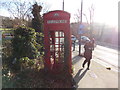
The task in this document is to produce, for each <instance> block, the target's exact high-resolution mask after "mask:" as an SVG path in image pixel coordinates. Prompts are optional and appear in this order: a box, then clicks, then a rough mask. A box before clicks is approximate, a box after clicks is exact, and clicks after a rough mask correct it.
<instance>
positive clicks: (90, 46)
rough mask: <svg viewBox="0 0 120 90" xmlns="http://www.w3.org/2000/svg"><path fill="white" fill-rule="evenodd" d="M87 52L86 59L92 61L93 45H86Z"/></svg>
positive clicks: (85, 53)
mask: <svg viewBox="0 0 120 90" xmlns="http://www.w3.org/2000/svg"><path fill="white" fill-rule="evenodd" d="M84 49H85V52H84V57H85V58H86V59H92V50H93V43H90V42H88V43H86V44H85V46H84Z"/></svg>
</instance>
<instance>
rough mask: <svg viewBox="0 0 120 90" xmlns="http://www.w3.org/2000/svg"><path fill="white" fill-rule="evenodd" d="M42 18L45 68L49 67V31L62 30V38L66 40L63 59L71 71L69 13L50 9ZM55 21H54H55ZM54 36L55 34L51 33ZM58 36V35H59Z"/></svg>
mask: <svg viewBox="0 0 120 90" xmlns="http://www.w3.org/2000/svg"><path fill="white" fill-rule="evenodd" d="M43 19H44V47H45V58H44V59H45V68H47V69H48V70H50V69H51V61H50V42H49V40H50V39H49V38H50V37H49V32H50V31H54V32H55V31H61V30H62V31H63V32H64V38H65V40H67V41H66V42H65V44H66V43H67V46H66V47H65V48H64V49H65V50H64V53H65V55H66V57H65V60H66V62H67V67H68V68H69V72H71V65H72V61H71V31H70V14H69V13H68V12H65V11H61V10H56V11H51V12H48V13H46V14H44V15H43ZM55 22H56V23H55ZM53 37H54V38H55V36H54V35H53ZM59 38H60V37H59Z"/></svg>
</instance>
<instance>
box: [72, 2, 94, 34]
mask: <svg viewBox="0 0 120 90" xmlns="http://www.w3.org/2000/svg"><path fill="white" fill-rule="evenodd" d="M88 10H89V14H88V15H87V14H85V13H82V15H83V16H84V17H85V19H86V22H87V24H88V26H89V29H90V35H92V24H93V21H94V6H93V4H92V5H91V7H90V8H89V9H88ZM74 20H75V22H77V23H80V21H81V10H79V9H78V12H77V13H76V14H75V17H74Z"/></svg>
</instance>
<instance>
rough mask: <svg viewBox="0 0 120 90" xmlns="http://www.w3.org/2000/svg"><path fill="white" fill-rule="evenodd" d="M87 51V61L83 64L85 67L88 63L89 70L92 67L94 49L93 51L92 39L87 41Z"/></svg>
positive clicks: (85, 47)
mask: <svg viewBox="0 0 120 90" xmlns="http://www.w3.org/2000/svg"><path fill="white" fill-rule="evenodd" d="M84 49H85V52H84V57H85V61H84V62H83V64H82V67H83V68H84V66H85V64H86V63H88V64H87V69H88V70H89V67H90V61H91V59H92V51H93V43H92V41H87V42H86V44H85V46H84Z"/></svg>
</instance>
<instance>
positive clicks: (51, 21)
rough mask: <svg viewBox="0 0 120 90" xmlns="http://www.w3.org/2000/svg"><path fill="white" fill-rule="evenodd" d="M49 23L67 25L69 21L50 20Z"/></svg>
mask: <svg viewBox="0 0 120 90" xmlns="http://www.w3.org/2000/svg"><path fill="white" fill-rule="evenodd" d="M47 23H48V24H51V23H67V20H48V21H47Z"/></svg>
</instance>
